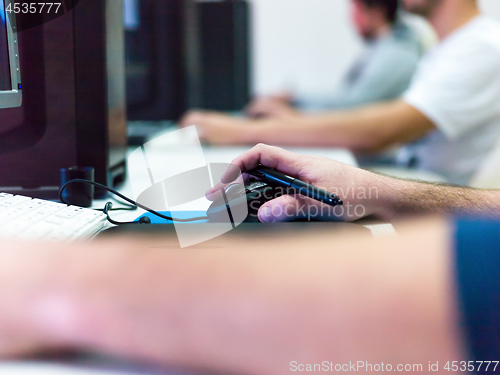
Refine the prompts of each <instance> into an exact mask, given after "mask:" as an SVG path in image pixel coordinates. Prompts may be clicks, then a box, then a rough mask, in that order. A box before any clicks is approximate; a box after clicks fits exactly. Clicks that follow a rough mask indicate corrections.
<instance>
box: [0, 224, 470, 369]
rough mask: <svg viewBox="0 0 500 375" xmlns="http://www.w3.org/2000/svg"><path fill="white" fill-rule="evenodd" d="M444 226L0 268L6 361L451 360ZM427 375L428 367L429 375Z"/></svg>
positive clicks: (119, 244) (85, 256)
mask: <svg viewBox="0 0 500 375" xmlns="http://www.w3.org/2000/svg"><path fill="white" fill-rule="evenodd" d="M450 233H451V230H450V228H449V226H448V224H447V223H446V222H445V221H443V220H441V219H428V220H425V221H422V222H415V223H411V225H409V226H408V228H402V229H400V236H398V237H392V238H383V239H373V238H363V237H359V236H356V235H350V236H345V237H342V236H337V237H336V238H335V243H334V244H332V243H331V235H328V234H325V233H323V234H321V233H318V234H315V235H314V236H304V235H303V234H296V235H295V236H293V238H292V239H291V240H290V241H289V242H286V241H283V238H279V236H278V238H275V237H276V236H270V237H268V238H265V239H259V238H255V236H253V238H252V240H250V238H249V239H248V240H244V239H243V240H242V238H241V237H238V236H234V238H232V237H231V236H229V237H221V238H220V239H219V241H220V242H219V245H221V246H216V247H210V248H206V247H202V246H201V247H199V248H192V249H190V250H189V251H186V250H185V249H184V250H181V249H179V250H176V249H173V247H176V246H174V245H176V242H177V240H176V239H175V238H172V237H170V238H163V239H156V240H154V239H149V241H147V240H145V239H142V240H138V239H137V238H135V239H134V238H130V239H124V240H121V241H106V242H94V243H92V244H81V245H73V246H68V245H65V246H61V245H50V246H46V247H41V246H40V245H39V244H38V245H37V246H34V244H21V243H8V244H7V245H8V246H9V249H10V251H2V252H1V254H0V258H1V261H0V285H2V286H3V287H2V288H1V289H0V304H1V306H2V308H1V309H0V318H1V319H0V355H2V356H3V357H5V356H13V355H25V354H27V353H31V352H33V351H35V350H42V349H57V348H68V347H69V348H74V349H86V350H92V351H98V352H101V353H105V354H111V355H118V356H122V357H126V358H129V359H137V360H144V361H148V362H153V363H158V364H165V365H167V364H168V365H176V366H181V367H188V368H195V369H201V370H204V371H213V372H223V373H232V374H235V373H241V374H245V373H252V374H287V373H289V372H290V368H291V367H290V363H291V362H292V361H297V363H304V364H305V363H322V362H323V361H331V362H332V363H333V364H336V363H340V364H343V363H348V362H349V361H357V360H360V361H368V362H369V363H372V364H378V363H381V362H384V363H385V364H392V365H393V366H396V365H397V364H406V363H411V364H414V363H415V364H418V363H422V364H423V365H424V366H426V365H427V364H428V361H432V362H433V363H434V362H435V361H440V362H441V361H443V362H444V361H448V360H459V359H463V358H464V357H463V356H461V354H462V352H461V345H460V342H461V337H460V332H459V330H458V328H457V327H458V323H457V322H458V319H457V311H456V302H455V290H454V281H453V266H452V265H453V261H452V256H451V251H450V243H451V241H450ZM424 372H425V367H424Z"/></svg>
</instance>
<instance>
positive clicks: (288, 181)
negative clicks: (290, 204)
mask: <svg viewBox="0 0 500 375" xmlns="http://www.w3.org/2000/svg"><path fill="white" fill-rule="evenodd" d="M247 173H248V174H251V175H252V176H255V177H258V178H260V179H261V180H263V181H265V182H268V183H269V184H271V185H275V186H280V187H283V188H292V189H295V190H296V191H297V192H298V193H300V194H302V195H305V196H306V197H309V198H312V199H315V200H317V201H320V202H322V203H325V204H328V205H330V206H341V205H342V204H344V203H343V202H342V200H341V199H340V198H339V197H338V196H336V195H335V194H332V193H329V192H327V191H326V190H322V189H319V188H317V187H316V186H313V185H310V184H307V183H305V182H303V181H300V180H297V179H296V178H293V177H290V176H287V175H286V174H283V173H281V172H278V171H276V170H274V169H271V168H266V167H263V166H259V167H257V168H254V169H252V170H250V171H248V172H247Z"/></svg>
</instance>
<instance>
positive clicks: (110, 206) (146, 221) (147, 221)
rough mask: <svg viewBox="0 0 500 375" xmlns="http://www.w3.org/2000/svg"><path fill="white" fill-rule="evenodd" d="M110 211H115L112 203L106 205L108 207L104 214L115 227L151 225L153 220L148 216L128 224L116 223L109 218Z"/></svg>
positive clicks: (105, 207)
mask: <svg viewBox="0 0 500 375" xmlns="http://www.w3.org/2000/svg"><path fill="white" fill-rule="evenodd" d="M109 211H113V203H111V202H108V203H106V205H105V206H104V209H103V210H102V212H103V213H104V214H105V215H106V217H107V219H108V221H109V222H110V223H111V224H114V225H125V224H151V219H150V218H149V217H147V216H143V217H141V218H140V219H139V221H127V222H124V221H115V220H113V219H111V217H110V216H109Z"/></svg>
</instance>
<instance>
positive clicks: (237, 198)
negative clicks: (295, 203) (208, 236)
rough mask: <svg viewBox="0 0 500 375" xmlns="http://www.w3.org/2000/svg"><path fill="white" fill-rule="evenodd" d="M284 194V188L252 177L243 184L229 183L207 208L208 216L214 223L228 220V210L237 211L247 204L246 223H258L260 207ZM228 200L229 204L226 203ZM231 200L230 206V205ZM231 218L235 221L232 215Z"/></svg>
mask: <svg viewBox="0 0 500 375" xmlns="http://www.w3.org/2000/svg"><path fill="white" fill-rule="evenodd" d="M282 195H283V189H281V188H276V187H273V186H270V185H269V184H267V183H265V182H263V181H258V180H254V179H251V180H249V181H248V182H246V183H245V185H243V184H234V185H229V186H228V187H227V188H226V190H225V197H224V195H222V196H221V197H220V198H218V199H217V200H215V201H214V202H213V203H212V204H211V205H210V207H209V208H208V210H207V217H208V219H209V220H210V222H212V223H221V222H227V218H228V212H229V213H231V211H235V210H236V209H237V207H240V206H241V205H246V206H247V208H248V216H247V217H246V219H245V220H244V221H243V222H244V223H258V222H259V218H258V216H257V214H258V212H259V208H260V207H261V206H262V205H263V204H264V203H266V202H268V201H270V200H272V199H275V198H278V197H280V196H282ZM226 200H227V202H228V203H227V204H226ZM229 202H230V206H229ZM229 218H230V220H231V221H233V218H232V215H231V214H229Z"/></svg>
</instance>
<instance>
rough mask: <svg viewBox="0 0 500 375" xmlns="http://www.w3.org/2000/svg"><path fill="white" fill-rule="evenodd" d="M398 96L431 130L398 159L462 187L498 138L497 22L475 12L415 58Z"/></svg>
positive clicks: (499, 60)
mask: <svg viewBox="0 0 500 375" xmlns="http://www.w3.org/2000/svg"><path fill="white" fill-rule="evenodd" d="M403 100H404V101H406V102H407V103H408V104H410V105H411V106H413V107H415V108H416V109H418V110H419V111H420V112H422V113H423V114H424V115H425V116H427V117H428V118H429V119H430V120H431V121H432V122H433V123H434V125H435V126H436V128H437V130H436V131H434V132H432V133H431V134H429V135H428V136H426V137H425V138H423V139H421V140H420V141H417V142H415V143H413V144H410V145H408V146H405V147H403V148H402V150H401V151H400V155H399V157H398V161H399V162H400V163H403V164H408V163H409V162H411V163H410V164H415V165H416V166H417V167H418V168H421V169H426V170H430V171H434V172H436V173H439V174H441V175H443V176H444V177H446V178H447V179H448V181H450V182H452V183H456V184H461V185H467V184H468V183H469V181H470V179H471V177H472V176H473V174H474V172H475V171H476V170H477V168H478V166H479V165H480V164H481V163H482V162H483V160H485V158H486V157H487V156H488V154H489V153H490V152H491V151H492V150H493V148H494V146H495V144H496V143H498V141H499V140H500V23H499V22H497V21H495V20H493V19H491V18H489V17H486V16H478V17H476V18H474V19H473V20H471V21H470V22H468V23H467V24H466V25H464V26H462V27H461V28H460V29H458V30H457V31H455V32H454V33H453V34H452V35H450V36H449V37H447V38H446V39H445V40H444V41H443V42H442V43H440V44H439V45H438V46H436V47H435V48H434V49H433V50H431V51H430V52H429V53H428V54H427V55H426V56H425V57H424V58H423V60H422V61H421V63H420V65H419V68H418V70H417V73H416V74H415V76H414V78H413V81H412V84H411V86H410V88H409V89H408V91H407V92H406V93H405V94H404V95H403Z"/></svg>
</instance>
